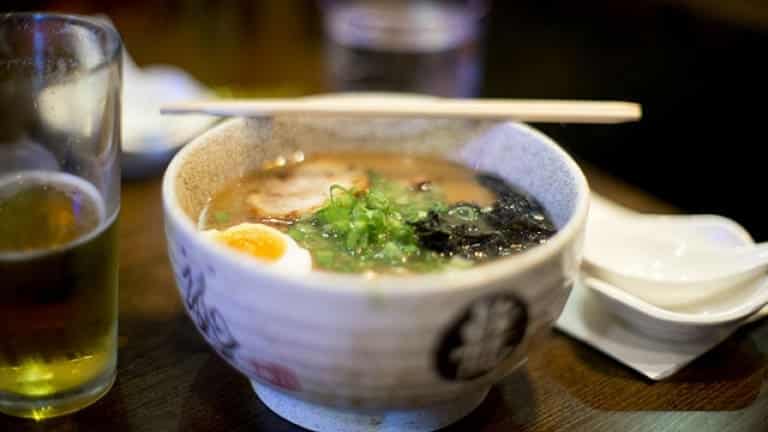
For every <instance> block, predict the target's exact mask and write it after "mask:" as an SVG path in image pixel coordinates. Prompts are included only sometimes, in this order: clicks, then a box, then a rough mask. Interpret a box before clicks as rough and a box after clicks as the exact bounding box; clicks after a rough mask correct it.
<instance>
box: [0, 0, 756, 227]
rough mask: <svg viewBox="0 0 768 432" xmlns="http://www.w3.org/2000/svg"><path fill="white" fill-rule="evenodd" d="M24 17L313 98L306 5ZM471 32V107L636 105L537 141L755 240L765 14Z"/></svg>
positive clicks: (192, 5)
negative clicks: (604, 122) (101, 23)
mask: <svg viewBox="0 0 768 432" xmlns="http://www.w3.org/2000/svg"><path fill="white" fill-rule="evenodd" d="M35 9H36V10H58V11H68V12H77V13H106V14H108V15H109V16H111V17H112V18H113V20H114V21H115V24H116V26H117V27H118V29H119V30H120V31H121V33H122V34H123V37H124V39H125V42H126V46H127V47H128V49H129V50H130V51H131V53H132V55H133V57H135V59H136V61H137V62H138V63H139V64H149V63H159V62H167V63H173V64H176V65H179V66H182V67H184V68H186V69H188V70H189V71H190V72H192V73H193V74H194V75H195V76H196V77H198V78H199V79H201V80H202V81H204V82H205V83H206V84H208V85H211V86H213V87H215V88H216V89H217V90H219V91H221V92H224V93H227V94H234V95H236V96H245V95H260V96H263V95H280V96H285V95H298V94H307V93H315V92H320V91H323V89H324V87H323V86H324V83H323V78H322V68H323V62H324V58H323V54H322V31H321V30H322V29H321V26H320V22H319V16H318V11H317V7H316V4H315V3H314V2H312V1H310V0H272V1H268V0H249V1H244V0H232V1H214V0H161V1H144V0H135V1H127V0H126V1H122V2H121V1H108V0H89V1H86V0H80V1H67V0H59V1H40V0H4V1H3V2H2V4H1V5H0V10H35ZM487 24H488V27H487V29H488V30H487V37H486V38H485V43H484V52H485V56H484V57H485V69H484V79H483V84H482V90H481V96H484V97H520V98H588V99H624V100H632V101H637V102H640V103H642V104H643V107H644V111H645V117H644V119H643V121H642V122H640V123H636V124H627V125H620V126H572V125H569V126H557V125H555V126H548V127H542V129H544V130H545V132H547V133H549V134H550V135H552V136H554V137H555V138H556V139H557V140H558V141H559V142H560V143H561V144H562V145H563V146H564V147H566V148H567V149H568V150H569V151H571V152H572V153H574V154H575V155H576V156H577V157H578V158H579V159H581V160H582V161H585V162H587V163H590V164H592V165H596V166H598V167H599V168H601V169H603V170H604V171H607V172H609V173H611V174H613V175H614V176H616V177H619V178H621V179H623V180H625V181H627V182H629V183H632V184H634V185H636V186H638V187H640V188H642V189H645V190H646V191H648V192H650V193H652V194H654V195H657V196H658V197H660V198H662V199H664V200H666V201H668V202H670V203H672V204H674V205H676V206H678V207H680V208H681V209H683V210H684V211H687V212H695V213H719V214H723V215H726V216H729V217H732V218H734V219H736V220H737V221H738V222H740V223H742V224H744V225H745V226H746V227H747V229H748V230H750V232H752V234H753V235H754V236H755V238H756V239H757V240H768V218H766V217H765V216H764V211H763V207H764V206H763V199H764V195H765V194H764V192H763V185H764V184H765V183H766V182H765V180H764V179H763V175H764V173H765V172H766V170H765V169H764V168H763V167H764V166H765V164H766V154H767V153H768V152H767V151H766V146H765V145H764V141H765V139H764V134H763V124H764V121H763V118H762V117H763V114H764V112H765V111H766V108H765V99H764V96H763V95H764V94H766V93H768V92H766V91H765V89H766V84H765V79H766V77H768V67H766V62H765V60H764V59H763V57H765V56H766V53H767V52H768V1H766V0H643V1H616V0H582V1H568V0H562V1H557V0H497V1H495V2H494V3H493V9H492V12H491V14H490V16H489V17H488V23H487ZM264 62H269V63H270V67H269V68H260V67H259V64H263V63H264ZM748 107H749V108H748Z"/></svg>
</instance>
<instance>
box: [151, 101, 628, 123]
mask: <svg viewBox="0 0 768 432" xmlns="http://www.w3.org/2000/svg"><path fill="white" fill-rule="evenodd" d="M161 112H162V113H163V114H208V115H214V116H237V117H267V116H273V115H285V114H295V115H302V116H378V117H418V118H432V117H437V118H467V119H510V120H518V121H524V122H531V123H597V124H610V123H623V122H629V121H636V120H639V119H640V118H641V117H642V109H641V107H640V105H639V104H636V103H632V102H619V101H585V100H546V99H539V100H526V99H447V98H427V97H425V98H423V99H421V98H414V99H412V98H410V97H407V98H386V99H365V98H338V99H331V98H323V99H242V100H237V99H223V100H212V101H196V102H195V101H193V102H181V103H172V104H168V105H166V106H164V107H162V109H161Z"/></svg>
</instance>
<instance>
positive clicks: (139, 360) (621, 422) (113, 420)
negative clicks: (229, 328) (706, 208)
mask: <svg viewBox="0 0 768 432" xmlns="http://www.w3.org/2000/svg"><path fill="white" fill-rule="evenodd" d="M586 169H587V173H588V176H589V178H590V181H591V183H592V186H593V188H594V189H595V190H597V191H598V192H600V193H602V194H603V195H605V196H607V197H609V198H613V199H615V200H618V201H620V202H622V203H624V204H626V205H630V206H633V207H635V208H637V209H640V210H647V211H670V210H671V209H670V208H669V207H668V206H665V205H663V204H661V203H659V202H658V201H656V200H654V199H653V198H651V197H649V196H648V195H644V194H642V193H639V192H637V191H636V190H634V189H632V188H631V187H629V186H627V185H624V184H622V183H620V182H618V181H616V180H615V179H612V178H610V177H607V176H605V175H603V174H601V173H600V172H598V171H596V170H595V169H593V168H590V167H586ZM120 230H121V236H120V241H121V244H120V250H121V265H120V352H119V371H118V380H117V384H116V385H115V387H114V388H113V389H112V391H111V392H110V393H109V394H108V395H107V396H106V397H105V398H104V399H102V400H101V401H99V402H97V403H96V404H95V405H93V406H91V407H89V408H87V409H85V410H83V411H82V412H80V413H77V414H75V415H73V416H71V417H66V418H63V419H54V420H52V421H49V422H46V423H42V424H35V423H31V422H28V421H24V420H16V419H11V418H8V417H0V430H2V431H9V432H10V431H54V432H70V431H110V432H119V431H131V432H138V431H180V432H193V431H269V432H288V431H300V430H301V429H300V428H298V427H296V426H293V425H292V424H290V423H288V422H286V421H284V420H282V419H281V418H279V417H277V416H276V415H274V414H272V413H271V412H270V411H269V410H268V409H267V408H266V407H265V406H264V405H263V404H261V402H260V401H259V400H258V399H257V398H256V396H255V395H254V393H253V391H252V390H251V388H250V385H249V383H248V381H247V380H246V379H245V377H243V376H241V375H239V374H238V373H237V372H235V371H234V370H233V369H232V368H230V367H229V366H227V365H226V364H225V363H224V361H222V360H221V359H220V358H219V357H218V356H217V355H216V354H215V353H213V352H212V351H211V350H210V349H209V348H208V346H207V345H206V344H205V342H204V341H203V339H202V338H201V337H200V335H199V334H198V333H197V331H196V330H195V328H194V326H193V324H192V323H191V321H190V320H189V319H188V318H187V317H186V315H185V314H184V311H183V307H182V305H181V303H180V301H179V297H178V295H177V292H176V288H175V286H174V281H173V276H172V273H171V269H170V266H169V263H168V259H167V257H166V251H165V238H164V233H163V225H162V208H161V200H160V181H159V179H153V180H148V181H144V182H138V183H127V184H125V185H124V187H123V206H122V216H121V225H120ZM767 352H768V323H766V322H763V323H758V324H753V325H751V326H749V327H747V328H744V329H743V330H741V331H739V332H738V333H736V334H735V335H734V336H732V337H731V338H729V339H728V340H727V341H726V342H724V343H723V344H722V345H720V346H719V347H718V348H717V349H715V350H714V351H712V352H710V353H709V354H707V355H705V356H703V357H701V358H700V359H698V360H697V361H695V362H694V363H693V364H692V365H690V366H689V367H687V368H686V369H684V370H683V371H682V372H680V373H679V374H677V375H676V376H674V377H673V378H671V379H669V380H667V381H664V382H660V383H653V382H650V381H648V380H646V379H644V378H643V377H641V376H640V375H639V374H637V373H635V372H633V371H632V370H630V369H628V368H626V367H624V366H622V365H621V364H619V363H617V362H615V361H613V360H612V359H610V358H608V357H606V356H604V355H602V354H600V353H598V352H596V351H594V350H592V349H590V348H589V347H587V346H585V345H582V344H581V343H579V342H576V341H574V340H572V339H569V338H568V337H566V336H564V335H562V334H559V333H557V332H553V334H552V336H551V337H550V338H549V339H547V340H546V341H545V342H544V343H542V344H541V345H539V346H537V347H536V348H535V349H534V350H533V351H532V352H531V355H530V359H529V361H528V363H527V364H526V365H525V367H524V368H522V369H521V370H519V371H518V372H517V373H515V374H513V375H512V376H510V377H509V378H507V379H506V380H505V381H503V382H502V383H501V384H500V385H499V386H497V387H496V388H495V389H494V391H493V392H492V393H491V395H490V397H489V398H488V399H487V400H486V401H485V402H484V403H483V404H482V405H481V406H480V408H479V409H477V410H476V411H475V412H474V413H472V414H471V415H470V416H469V417H467V418H465V419H464V420H462V421H460V422H459V423H457V424H455V425H453V426H451V427H449V428H447V429H446V431H488V432H491V431H493V432H513V431H651V430H652V431H669V432H672V431H681V430H690V431H696V432H707V431H718V432H720V431H760V430H768V386H766V385H765V384H764V373H765V355H766V353H767Z"/></svg>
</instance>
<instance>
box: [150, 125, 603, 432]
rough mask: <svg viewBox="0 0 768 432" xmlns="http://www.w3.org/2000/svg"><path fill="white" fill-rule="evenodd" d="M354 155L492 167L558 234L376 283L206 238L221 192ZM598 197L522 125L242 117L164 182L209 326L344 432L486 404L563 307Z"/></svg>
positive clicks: (216, 344) (286, 404)
mask: <svg viewBox="0 0 768 432" xmlns="http://www.w3.org/2000/svg"><path fill="white" fill-rule="evenodd" d="M394 126H396V127H394ZM351 149H354V150H368V151H386V152H396V153H398V154H402V155H403V156H404V157H406V158H407V157H408V155H416V154H418V155H424V154H427V155H436V156H439V157H443V158H450V159H453V160H457V161H460V162H462V163H464V164H466V165H467V166H470V167H473V168H476V169H479V170H483V171H488V172H491V173H495V174H497V175H499V176H501V177H503V178H505V179H506V180H508V181H509V182H510V183H512V184H514V185H517V186H519V187H521V188H523V189H524V190H526V191H528V192H529V193H531V194H532V195H534V196H535V197H536V198H537V199H538V200H539V201H540V202H541V203H542V204H543V206H544V207H545V208H546V210H547V211H548V212H549V214H550V216H551V217H552V219H553V221H554V222H555V224H556V226H557V227H558V229H559V232H558V233H557V234H556V235H555V236H554V237H552V238H551V239H550V241H549V242H547V243H546V244H544V245H541V246H538V247H536V248H533V249H531V250H529V251H526V252H524V253H522V254H519V255H517V256H513V257H508V258H504V259H499V260H497V261H494V262H491V263H488V264H483V265H480V266H477V267H475V268H471V269H468V270H461V271H450V272H445V273H440V274H428V275H414V276H380V277H376V278H373V279H370V278H365V277H363V276H359V275H347V274H334V273H329V272H312V273H311V274H309V275H298V274H290V273H285V272H278V271H277V270H275V269H273V268H270V267H269V266H268V265H265V264H261V263H260V262H258V261H256V260H253V259H252V258H249V257H247V256H244V255H241V254H240V253H237V252H235V251H232V250H229V249H227V248H226V247H224V246H221V245H219V244H216V243H214V242H213V241H211V240H210V239H208V238H206V237H204V236H202V235H200V233H199V232H198V230H197V223H196V222H197V218H198V215H199V214H200V211H201V210H202V209H203V207H204V206H205V204H206V202H207V201H208V200H209V199H210V198H211V196H212V195H213V194H215V193H216V192H217V191H218V190H219V189H220V188H222V187H223V186H224V185H227V184H228V183H230V182H232V181H235V180H236V179H237V178H238V177H240V176H242V175H244V174H246V173H248V172H249V171H252V170H255V169H258V168H259V167H260V166H261V165H262V162H264V161H266V160H271V159H274V158H276V157H278V156H280V155H286V154H291V153H292V152H294V151H298V150H300V151H303V152H304V153H305V154H308V155H311V154H312V153H313V152H318V151H323V152H328V151H333V150H351ZM588 196H589V190H588V186H587V182H586V180H585V178H584V176H583V174H582V172H581V170H580V169H579V167H578V166H577V165H576V164H575V163H574V161H573V160H572V159H571V158H570V157H569V156H568V155H567V154H566V153H565V152H564V151H563V150H562V149H561V148H560V147H558V146H557V145H556V144H555V143H554V142H553V141H552V140H550V139H549V138H547V137H546V136H544V135H542V134H541V133H539V132H537V131H536V130H534V129H532V128H530V127H528V126H525V125H522V124H517V123H511V122H504V123H493V122H472V121H455V120H452V121H446V120H419V121H413V120H411V121H405V120H392V119H374V120H364V119H351V120H344V119H331V118H328V119H323V120H318V119H312V120H311V121H310V120H309V119H305V120H302V119H298V118H277V119H242V118H237V119H231V120H228V121H226V122H224V123H222V124H221V125H219V126H217V127H216V128H214V129H212V130H210V131H208V132H206V133H205V134H204V135H202V136H200V137H198V138H197V139H195V140H194V141H193V142H192V143H190V144H189V145H188V146H186V147H185V148H184V149H183V150H182V151H181V152H179V153H178V154H177V155H176V156H175V158H174V159H173V161H172V162H171V164H170V166H169V167H168V169H167V171H166V173H165V178H164V180H163V202H164V209H165V224H166V235H167V239H168V248H169V254H170V256H171V261H172V264H173V269H174V271H175V275H176V281H177V284H178V287H179V292H180V293H181V296H182V298H183V301H184V304H185V306H186V309H187V312H188V313H189V316H190V317H191V319H192V320H193V321H194V323H195V325H196V326H197V328H198V329H199V331H200V333H201V334H202V335H203V337H204V338H205V339H206V341H207V342H208V343H209V344H210V346H211V347H212V348H213V349H214V350H215V351H216V352H217V353H219V355H221V356H222V357H223V358H224V359H225V360H226V361H227V362H229V363H230V364H231V365H232V366H233V367H234V368H236V369H237V370H239V371H240V372H242V373H243V374H244V375H246V376H247V377H248V378H249V379H250V380H251V381H252V382H253V384H254V388H255V390H256V393H257V394H258V395H259V397H260V398H261V399H262V401H263V402H264V403H265V404H267V406H269V407H270V408H271V409H273V410H274V411H275V412H277V414H279V415H280V416H283V417H285V418H287V419H288V420H290V421H292V422H294V423H297V424H299V425H301V426H304V427H306V428H308V429H311V430H316V431H331V430H333V431H337V432H344V431H365V430H377V431H387V430H392V431H395V430H397V431H428V430H434V429H438V428H440V427H442V426H445V425H447V424H449V423H452V422H454V421H456V420H458V419H459V418H461V417H463V416H465V415H466V414H468V413H469V412H470V411H471V410H473V409H474V408H475V407H476V406H477V405H479V404H480V402H482V400H483V398H484V397H485V395H486V393H487V392H488V390H489V389H490V387H491V386H492V385H493V384H494V383H496V382H497V381H499V380H500V379H501V378H502V377H504V376H505V375H507V374H509V373H510V372H512V371H513V370H514V369H515V368H517V367H518V366H519V365H520V364H521V363H522V362H523V361H524V360H525V358H526V352H527V350H528V347H529V345H530V344H532V343H535V342H536V340H537V339H540V338H541V337H544V336H545V335H547V333H548V331H549V329H550V326H551V324H552V323H553V321H554V320H555V319H556V318H557V316H558V315H559V313H560V311H561V309H562V307H563V305H564V304H565V301H566V298H567V296H568V292H569V287H570V285H571V283H572V281H573V280H574V279H575V278H576V277H577V274H578V270H579V264H580V260H581V250H582V242H583V235H584V229H585V223H586V218H587V209H588V201H589V200H588Z"/></svg>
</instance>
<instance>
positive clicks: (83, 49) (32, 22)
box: [0, 13, 122, 419]
mask: <svg viewBox="0 0 768 432" xmlns="http://www.w3.org/2000/svg"><path fill="white" fill-rule="evenodd" d="M121 50H122V48H121V42H120V37H119V36H118V34H117V32H116V31H115V30H114V29H113V28H112V27H111V26H109V25H107V24H106V23H103V22H101V21H97V20H92V19H87V18H81V17H75V16H67V15H54V14H31V13H19V14H13V13H11V14H5V15H0V412H3V413H6V414H10V415H14V416H20V417H30V418H34V419H43V418H47V417H54V416H58V415H62V414H66V413H69V412H73V411H76V410H78V409H80V408H83V407H85V406H87V405H89V404H91V403H93V402H94V401H96V400H98V399H99V398H100V397H101V396H102V395H104V394H105V393H106V392H107V391H108V390H109V388H110V387H111V386H112V383H113V382H114V379H115V366H116V361H117V341H116V339H117V283H118V282H117V269H118V256H117V254H118V252H117V215H118V212H119V208H120V166H119V148H120V86H121V69H120V65H121Z"/></svg>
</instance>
